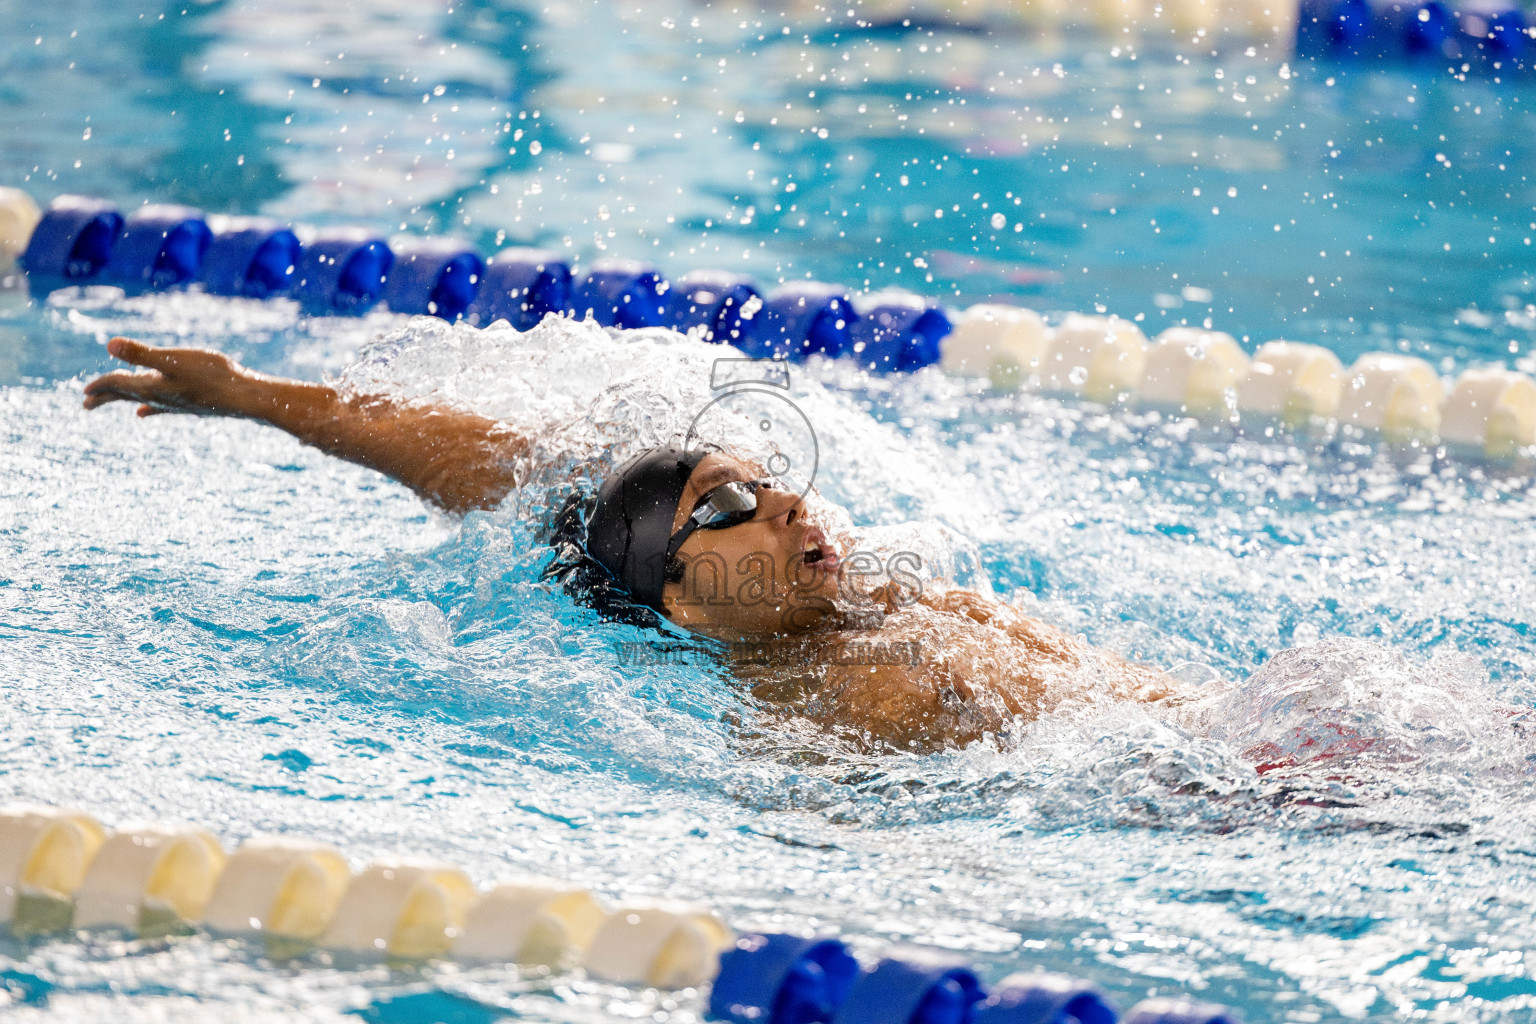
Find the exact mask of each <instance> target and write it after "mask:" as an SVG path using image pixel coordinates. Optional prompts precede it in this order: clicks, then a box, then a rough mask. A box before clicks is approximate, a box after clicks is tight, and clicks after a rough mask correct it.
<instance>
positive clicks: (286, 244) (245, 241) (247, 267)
mask: <svg viewBox="0 0 1536 1024" xmlns="http://www.w3.org/2000/svg"><path fill="white" fill-rule="evenodd" d="M208 227H209V229H210V231H212V238H211V239H210V240H209V243H208V251H207V252H206V253H204V255H203V263H202V266H201V267H199V268H198V272H197V280H198V281H199V282H200V283H201V284H202V286H203V289H204V290H205V291H207V292H208V293H209V294H212V295H238V296H242V297H245V298H250V299H266V298H272V297H274V296H278V295H285V294H287V292H288V290H289V289H291V288H292V287H293V284H294V278H295V276H296V275H297V274H298V269H299V261H300V260H301V259H302V257H303V247H302V246H300V244H299V236H298V235H296V234H294V233H293V231H292V230H290V229H289V227H288V226H287V225H286V224H283V223H282V222H280V221H276V220H273V219H271V218H269V217H210V218H209V220H208Z"/></svg>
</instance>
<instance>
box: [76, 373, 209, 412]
mask: <svg viewBox="0 0 1536 1024" xmlns="http://www.w3.org/2000/svg"><path fill="white" fill-rule="evenodd" d="M108 402H138V403H140V405H139V415H140V416H151V415H154V414H155V413H161V412H191V413H207V412H209V411H210V410H208V409H207V408H205V407H203V406H201V405H200V404H198V403H196V402H193V401H190V400H189V399H188V398H187V397H186V396H184V395H183V394H181V393H180V392H179V391H178V390H177V389H176V388H175V387H173V386H172V385H171V384H170V382H168V381H167V380H166V378H165V375H164V374H162V373H160V372H158V371H156V370H140V371H138V372H130V371H127V370H117V371H115V372H113V373H108V374H104V375H102V376H100V377H97V378H96V379H95V380H93V381H91V382H90V383H89V384H87V385H86V386H85V401H84V403H83V404H84V405H85V408H86V409H88V410H89V409H96V408H99V407H101V406H103V405H106V404H107V403H108ZM146 410H148V411H146Z"/></svg>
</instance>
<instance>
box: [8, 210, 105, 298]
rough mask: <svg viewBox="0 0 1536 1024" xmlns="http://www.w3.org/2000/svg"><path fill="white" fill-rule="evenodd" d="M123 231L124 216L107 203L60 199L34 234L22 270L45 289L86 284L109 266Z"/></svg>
mask: <svg viewBox="0 0 1536 1024" xmlns="http://www.w3.org/2000/svg"><path fill="white" fill-rule="evenodd" d="M122 230H123V215H122V213H121V212H120V211H119V210H118V208H117V207H116V206H115V205H114V204H112V203H109V202H107V201H106V200H105V199H93V198H91V197H90V196H59V197H57V198H56V199H54V201H53V202H51V203H49V204H48V208H47V209H46V210H44V211H43V218H42V220H40V221H38V224H37V227H36V228H34V229H33V230H32V238H31V240H30V241H28V242H27V248H26V251H25V252H23V253H22V254H21V261H20V262H21V267H22V269H23V270H25V271H26V272H27V274H28V276H29V277H32V278H35V279H39V280H40V283H42V284H43V285H45V286H46V285H47V284H50V283H52V284H57V283H60V282H63V283H68V284H83V283H85V282H87V281H90V280H91V279H92V278H94V277H96V275H97V274H99V273H101V271H102V268H104V267H105V266H106V265H107V261H108V260H109V259H111V256H112V249H113V247H114V246H115V245H116V244H117V238H118V235H119V234H120V233H121V232H122Z"/></svg>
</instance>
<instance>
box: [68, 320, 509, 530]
mask: <svg viewBox="0 0 1536 1024" xmlns="http://www.w3.org/2000/svg"><path fill="white" fill-rule="evenodd" d="M107 351H108V352H109V353H111V354H112V355H113V356H116V357H117V358H118V359H121V360H123V361H124V362H126V363H132V364H133V365H135V366H139V367H142V369H140V370H138V371H128V370H118V371H116V372H114V373H108V374H105V375H103V376H101V377H98V378H96V379H95V380H93V381H91V382H90V383H89V384H87V385H86V386H85V407H86V408H87V409H95V408H97V407H98V406H102V405H105V404H107V403H108V402H118V401H129V402H138V403H140V405H139V415H140V416H153V415H156V414H158V413H165V412H186V413H194V414H197V415H202V416H235V417H239V418H242V419H253V420H259V421H260V422H262V423H269V424H271V425H272V426H274V427H277V428H279V429H280V430H285V431H287V432H288V433H290V434H292V435H293V436H294V437H296V438H298V439H299V440H300V441H303V442H304V443H305V444H308V445H313V446H314V447H316V448H319V449H320V450H321V451H323V452H325V453H326V454H328V455H334V456H336V457H337V458H341V459H346V460H347V461H348V462H356V463H358V464H359V465H363V466H367V467H368V468H370V469H376V470H378V471H379V472H380V473H383V474H384V475H386V476H389V477H392V478H393V479H395V480H398V481H400V482H401V483H403V484H405V485H406V486H407V487H409V488H411V490H413V491H415V492H416V493H417V494H419V495H421V496H422V497H423V498H426V499H427V500H428V501H431V502H433V503H435V504H437V505H439V506H440V507H442V508H443V509H445V510H447V511H449V512H460V513H462V512H468V511H470V510H471V509H477V508H493V507H494V506H495V505H496V504H497V503H499V502H500V501H501V499H502V498H504V497H506V495H507V492H509V491H510V490H512V488H513V487H515V486H516V483H517V482H516V480H515V479H514V477H513V463H514V461H515V460H516V459H518V458H519V457H520V456H524V455H526V454H527V452H528V441H527V439H525V438H523V437H521V436H519V435H518V434H516V433H515V432H513V431H512V430H511V429H510V428H508V427H507V426H505V425H504V424H501V423H497V422H496V421H495V420H490V419H486V418H485V417H483V416H477V415H475V414H474V413H468V412H462V411H460V410H457V409H449V408H445V407H442V406H430V405H419V404H404V403H399V402H395V401H393V400H391V399H388V398H385V397H382V396H342V395H341V394H339V393H338V392H337V391H336V389H335V388H331V387H328V386H326V385H324V384H311V383H307V382H305V381H297V380H287V379H284V378H281V377H269V376H267V375H266V374H261V373H256V372H254V371H252V370H247V369H246V368H245V367H243V366H241V365H240V364H239V363H237V362H235V361H234V360H233V359H231V358H229V357H228V356H226V355H224V354H222V353H219V352H213V351H209V350H207V349H194V348H156V347H154V346H153V345H145V344H142V343H140V342H137V341H132V340H130V339H128V338H113V339H112V340H111V341H109V342H108V343H107Z"/></svg>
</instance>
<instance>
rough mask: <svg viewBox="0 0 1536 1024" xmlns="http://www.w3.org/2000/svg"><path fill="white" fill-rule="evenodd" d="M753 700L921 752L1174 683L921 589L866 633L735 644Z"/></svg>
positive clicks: (992, 607) (950, 595)
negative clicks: (1070, 704) (1066, 707)
mask: <svg viewBox="0 0 1536 1024" xmlns="http://www.w3.org/2000/svg"><path fill="white" fill-rule="evenodd" d="M735 653H736V655H737V656H736V658H735V659H734V660H735V665H734V667H735V670H736V672H737V674H738V676H740V677H741V678H742V679H743V680H744V681H747V682H749V683H750V684H751V685H752V692H753V695H754V696H755V697H757V698H758V699H759V700H761V701H763V702H764V703H765V704H767V705H769V706H770V707H773V708H778V709H782V710H784V711H787V712H791V713H792V714H793V715H794V716H795V717H799V718H806V719H810V720H811V721H814V722H817V723H819V724H821V725H824V726H827V727H830V728H832V729H834V730H836V731H841V732H844V733H845V734H847V735H848V736H849V737H850V738H852V739H854V740H855V742H857V743H859V745H861V746H886V747H895V748H898V749H914V750H930V749H934V748H935V747H939V746H943V745H945V744H944V741H945V740H947V741H949V742H952V743H955V744H958V745H964V744H967V743H970V742H972V741H973V740H977V739H980V738H982V737H983V736H984V735H985V734H988V733H990V734H993V735H998V734H1003V733H1006V732H1007V731H1008V730H1009V728H1010V727H1012V726H1013V725H1014V724H1015V723H1018V722H1026V721H1031V720H1033V719H1035V718H1037V717H1039V716H1040V715H1042V714H1045V713H1047V712H1049V711H1051V710H1053V709H1054V708H1056V707H1057V706H1059V705H1060V704H1062V703H1063V702H1065V701H1068V700H1073V699H1075V700H1081V701H1091V700H1096V699H1103V698H1106V697H1107V698H1112V699H1121V700H1131V699H1139V700H1159V699H1162V698H1164V697H1167V696H1169V695H1171V694H1172V693H1174V692H1175V689H1176V686H1177V684H1176V683H1175V682H1174V681H1173V680H1172V679H1170V678H1169V677H1168V676H1166V675H1164V674H1163V673H1161V672H1158V671H1157V670H1155V669H1152V668H1150V667H1148V666H1145V665H1136V664H1132V663H1129V662H1126V661H1124V660H1123V659H1121V658H1119V657H1117V656H1115V655H1113V654H1110V653H1108V652H1106V651H1101V650H1099V649H1098V648H1095V647H1093V646H1092V645H1090V644H1088V643H1087V642H1085V641H1083V640H1081V639H1078V638H1075V637H1071V636H1068V635H1067V634H1066V633H1063V632H1062V631H1061V630H1059V629H1056V628H1055V627H1053V626H1049V625H1046V624H1045V623H1043V622H1039V621H1037V620H1035V619H1031V618H1029V617H1028V616H1025V615H1023V614H1021V613H1019V612H1018V611H1016V610H1015V609H1013V608H1010V607H1009V606H1007V605H1004V604H998V603H996V602H994V601H991V600H989V599H986V598H982V597H980V596H978V595H975V594H971V593H969V592H966V591H949V592H947V593H942V594H936V595H932V596H925V597H924V598H923V600H922V602H920V603H918V604H914V605H911V606H909V607H905V608H898V609H894V610H892V611H890V612H889V613H888V614H887V615H886V616H885V619H884V622H883V623H882V624H881V625H880V626H879V627H878V628H876V629H850V630H838V631H835V632H830V633H820V634H815V635H813V636H808V637H801V638H798V639H795V640H793V641H776V642H775V643H774V644H773V645H772V646H771V647H763V648H754V647H753V645H745V646H743V647H741V648H739V649H738V650H737V651H736V652H735Z"/></svg>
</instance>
